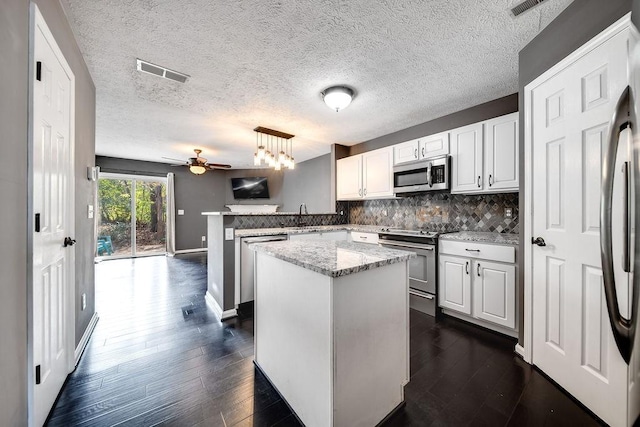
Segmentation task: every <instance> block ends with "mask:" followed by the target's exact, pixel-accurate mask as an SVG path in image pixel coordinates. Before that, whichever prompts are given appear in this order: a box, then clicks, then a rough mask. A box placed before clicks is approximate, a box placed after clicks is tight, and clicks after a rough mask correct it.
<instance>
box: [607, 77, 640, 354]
mask: <svg viewBox="0 0 640 427" xmlns="http://www.w3.org/2000/svg"><path fill="white" fill-rule="evenodd" d="M633 102H634V101H633V95H632V93H631V88H630V87H629V86H627V87H626V88H625V89H624V91H623V92H622V95H621V96H620V99H618V103H617V105H616V109H615V111H614V113H613V117H612V118H611V122H610V123H609V141H608V143H609V144H608V146H607V148H606V151H605V153H604V159H603V161H602V189H601V200H600V254H601V259H602V278H603V281H604V294H605V298H606V302H607V311H608V314H609V322H610V323H611V329H612V330H613V337H614V339H615V342H616V345H617V347H618V350H619V351H620V354H621V356H622V358H623V359H624V361H625V362H626V363H627V364H629V360H630V359H631V350H632V349H633V342H632V340H633V335H632V332H634V331H633V330H632V329H635V328H632V322H633V321H634V314H636V313H635V311H637V307H635V305H636V304H635V300H636V295H634V309H635V310H632V317H631V318H630V319H625V318H624V317H622V316H621V315H620V307H619V305H618V292H617V290H616V285H615V275H614V269H613V262H614V261H613V247H612V238H611V234H612V221H611V210H612V201H613V180H614V173H615V164H616V155H617V152H618V142H619V139H620V133H621V132H622V130H624V129H625V128H627V127H629V126H630V127H631V130H632V131H635V128H636V121H635V117H634V116H635V114H634V111H633V110H632V108H634V103H633ZM636 168H637V165H636ZM637 262H638V260H637V259H636V263H637ZM634 276H636V277H637V276H638V275H634ZM636 277H634V282H635V278H636Z"/></svg>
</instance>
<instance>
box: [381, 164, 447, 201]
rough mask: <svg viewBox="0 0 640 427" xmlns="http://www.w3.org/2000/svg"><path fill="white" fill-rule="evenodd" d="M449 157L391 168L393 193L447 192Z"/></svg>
mask: <svg viewBox="0 0 640 427" xmlns="http://www.w3.org/2000/svg"><path fill="white" fill-rule="evenodd" d="M450 165H451V158H450V156H440V157H433V158H431V159H424V160H418V161H416V162H411V163H407V164H404V165H398V166H394V168H393V192H394V193H395V194H397V195H402V194H406V193H419V192H424V191H435V190H448V189H449V182H450V179H451V177H450V172H449V171H450V169H451V167H450Z"/></svg>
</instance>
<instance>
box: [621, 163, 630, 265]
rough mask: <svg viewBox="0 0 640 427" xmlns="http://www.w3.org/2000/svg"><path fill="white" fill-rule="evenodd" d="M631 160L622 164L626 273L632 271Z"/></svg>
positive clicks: (623, 235) (624, 262) (623, 233)
mask: <svg viewBox="0 0 640 427" xmlns="http://www.w3.org/2000/svg"><path fill="white" fill-rule="evenodd" d="M629 167H630V165H629V162H624V163H623V164H622V174H623V177H624V178H623V179H624V205H623V206H624V213H623V215H622V216H623V218H624V222H623V223H622V241H623V252H624V253H623V254H622V256H623V258H622V270H623V271H624V272H625V273H631V230H632V228H631V217H630V214H631V212H630V208H631V206H630V205H631V171H630V170H629Z"/></svg>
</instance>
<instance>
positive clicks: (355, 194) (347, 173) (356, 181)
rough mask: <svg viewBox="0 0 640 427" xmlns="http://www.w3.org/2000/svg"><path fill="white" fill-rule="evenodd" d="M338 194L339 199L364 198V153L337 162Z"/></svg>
mask: <svg viewBox="0 0 640 427" xmlns="http://www.w3.org/2000/svg"><path fill="white" fill-rule="evenodd" d="M336 196H337V199H338V200H352V199H361V198H362V155H359V156H351V157H345V158H344V159H340V160H338V161H337V162H336Z"/></svg>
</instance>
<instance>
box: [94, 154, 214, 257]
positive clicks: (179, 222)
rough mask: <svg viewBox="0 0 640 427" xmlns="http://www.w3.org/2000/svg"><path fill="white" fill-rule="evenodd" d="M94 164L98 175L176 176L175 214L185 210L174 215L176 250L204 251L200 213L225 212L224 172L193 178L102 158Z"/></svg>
mask: <svg viewBox="0 0 640 427" xmlns="http://www.w3.org/2000/svg"><path fill="white" fill-rule="evenodd" d="M96 164H97V165H98V166H100V170H101V172H110V173H123V174H129V175H148V176H161V177H166V176H167V173H169V172H173V173H175V198H176V210H178V209H183V210H184V215H180V216H177V212H176V250H184V249H196V248H200V247H203V245H202V236H206V235H207V219H206V218H205V217H204V216H202V212H210V211H221V210H225V209H224V205H225V191H226V187H227V179H226V178H225V173H226V172H225V171H218V170H216V171H209V172H206V173H205V174H203V175H194V174H192V173H191V172H189V169H188V168H186V167H172V166H170V165H168V164H165V163H155V162H142V161H138V160H127V159H119V158H114V157H103V156H97V157H96ZM205 246H206V245H205Z"/></svg>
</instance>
